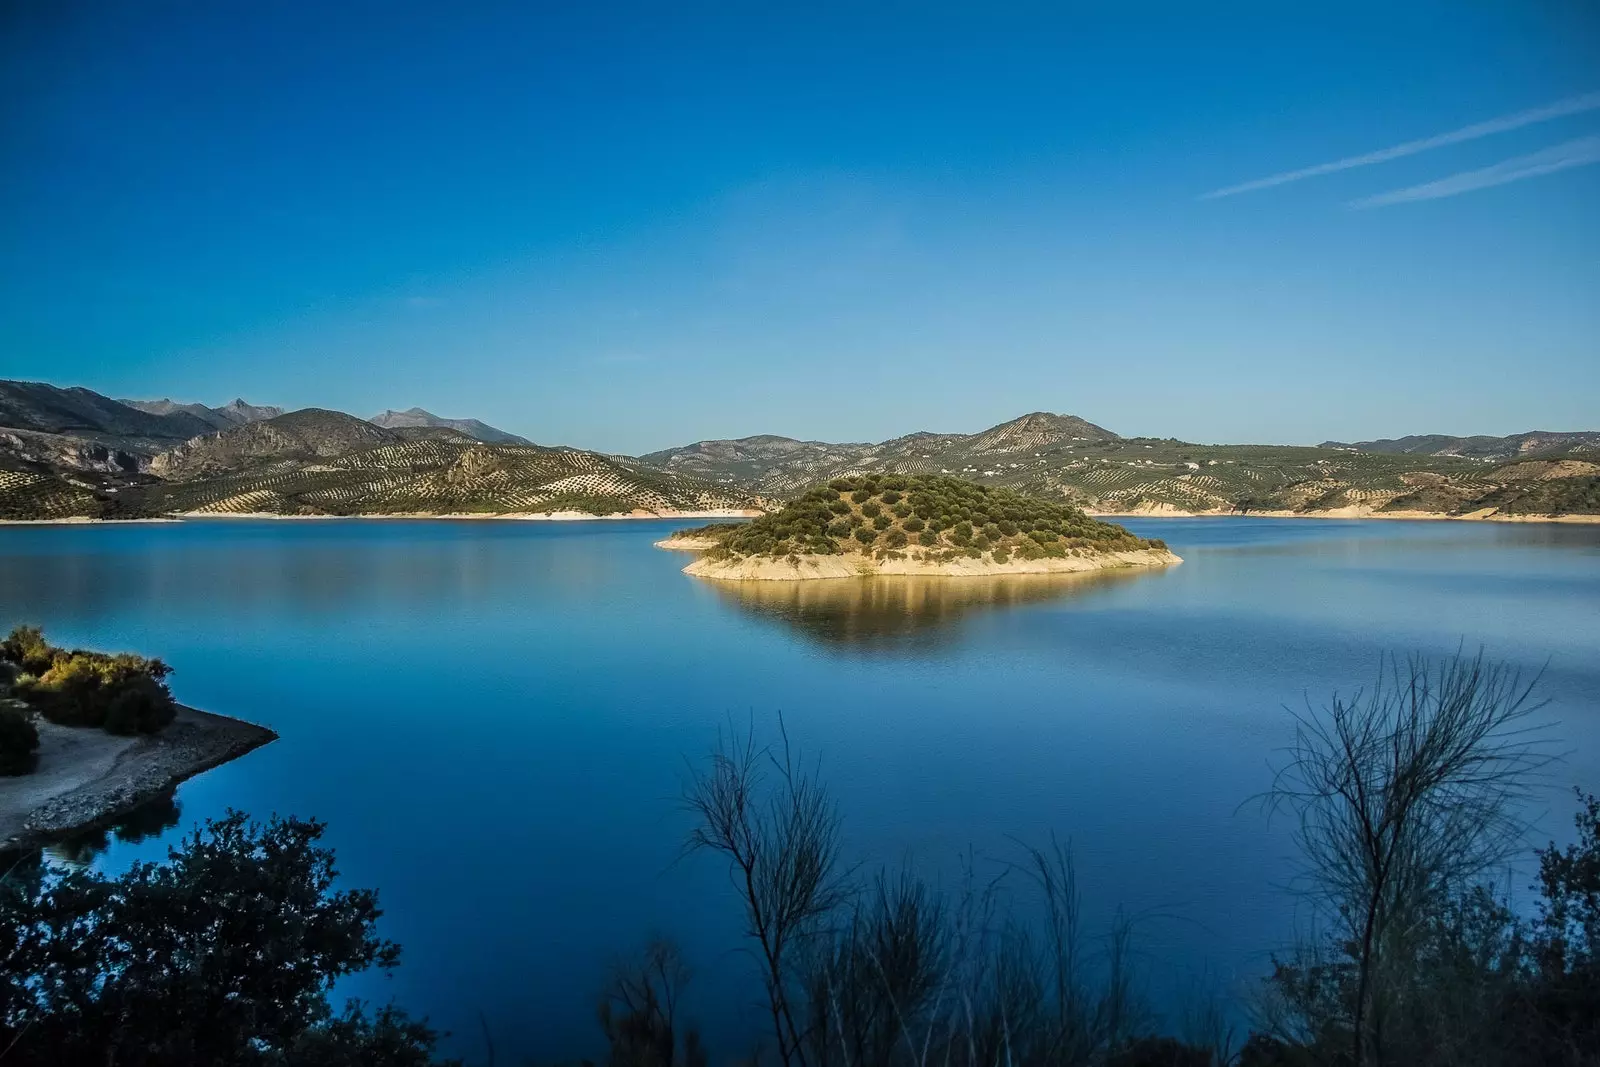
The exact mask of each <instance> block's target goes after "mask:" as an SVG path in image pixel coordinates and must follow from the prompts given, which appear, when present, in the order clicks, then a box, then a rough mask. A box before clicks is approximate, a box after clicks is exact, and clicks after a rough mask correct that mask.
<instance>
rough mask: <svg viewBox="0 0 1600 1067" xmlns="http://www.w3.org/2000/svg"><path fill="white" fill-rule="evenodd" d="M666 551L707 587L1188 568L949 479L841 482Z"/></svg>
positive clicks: (1041, 503)
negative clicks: (687, 559)
mask: <svg viewBox="0 0 1600 1067" xmlns="http://www.w3.org/2000/svg"><path fill="white" fill-rule="evenodd" d="M657 543H658V544H659V545H660V546H661V547H662V548H671V549H683V550H687V551H695V552H699V553H701V555H700V557H699V558H698V559H696V560H695V561H694V562H693V563H691V564H690V565H689V566H688V567H686V568H684V570H685V573H687V574H692V575H696V576H698V577H702V578H727V579H738V580H744V579H757V580H795V579H807V578H850V577H857V576H861V575H869V574H926V575H976V574H1050V573H1061V572H1072V571H1096V570H1104V569H1107V568H1117V567H1163V566H1169V565H1171V564H1174V563H1180V562H1182V560H1181V559H1179V557H1178V556H1177V555H1176V554H1174V553H1173V552H1172V551H1171V550H1170V549H1169V548H1167V546H1166V544H1165V543H1164V542H1162V541H1158V540H1147V539H1145V538H1141V537H1137V536H1135V535H1133V534H1131V533H1129V532H1128V531H1127V530H1125V529H1123V528H1122V527H1121V526H1116V525H1113V524H1111V523H1107V522H1101V521H1099V520H1097V519H1093V518H1091V517H1089V516H1088V515H1086V514H1085V513H1084V512H1083V511H1081V510H1079V509H1078V508H1075V507H1073V506H1071V505H1069V504H1065V503H1056V502H1052V501H1049V500H1043V499H1040V498H1038V497H1034V496H1028V495H1025V494H1023V493H1019V492H1016V491H1014V490H1010V489H1005V488H999V487H993V486H986V485H981V484H979V483H977V482H972V481H967V480H964V479H961V478H952V477H946V476H942V475H900V474H888V475H874V474H863V475H856V476H847V477H841V478H835V479H833V480H832V481H830V482H828V483H827V484H825V485H818V486H816V487H814V488H812V489H810V490H808V491H807V492H805V493H804V494H803V495H801V496H800V497H798V498H796V499H795V500H793V501H791V502H790V503H789V504H787V505H786V506H785V507H783V508H782V509H781V510H779V511H777V512H775V513H773V514H769V515H764V516H762V517H761V518H759V519H756V520H755V521H753V522H749V523H713V524H712V525H710V526H702V527H699V528H697V529H692V530H683V531H680V532H678V533H676V534H674V535H673V536H672V537H669V538H667V539H666V540H664V541H660V542H657Z"/></svg>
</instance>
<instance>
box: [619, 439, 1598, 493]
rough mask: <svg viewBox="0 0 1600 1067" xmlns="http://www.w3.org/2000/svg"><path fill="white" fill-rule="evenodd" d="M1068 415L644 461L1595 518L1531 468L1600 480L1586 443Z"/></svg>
mask: <svg viewBox="0 0 1600 1067" xmlns="http://www.w3.org/2000/svg"><path fill="white" fill-rule="evenodd" d="M1068 418H1070V417H1069V416H1038V415H1033V416H1024V417H1023V418H1022V419H1018V420H1014V421H1013V422H1010V423H1005V424H1002V425H1001V426H997V427H994V428H993V429H991V430H987V431H984V432H982V433H977V434H968V435H962V434H913V435H910V436H908V437H902V438H896V439H894V440H892V441H886V442H884V443H882V444H876V445H873V444H827V443H824V442H816V441H807V442H800V441H791V440H789V439H787V438H770V437H769V438H745V439H742V440H740V441H720V442H719V441H703V442H698V443H696V444H695V445H690V446H686V447H684V448H680V449H669V450H666V451H664V452H657V453H652V454H651V455H650V456H648V457H646V458H647V459H649V460H650V461H651V462H654V463H657V464H660V465H661V466H664V467H666V468H667V469H669V470H680V471H683V472H685V473H690V472H692V473H693V474H694V475H695V476H697V477H700V478H703V479H705V480H708V481H714V482H719V483H722V484H737V485H746V486H748V487H750V488H751V489H753V490H755V491H758V492H764V493H771V494H775V495H791V494H793V493H797V492H801V491H803V490H804V488H805V487H806V486H808V485H812V484H815V483H816V482H818V481H826V480H828V479H830V478H835V477H841V476H843V477H850V476H856V475H861V474H869V473H875V474H907V475H920V474H943V475H951V476H956V477H961V478H965V479H968V480H971V481H976V482H980V483H982V484H985V485H992V486H1003V487H1006V488H1012V489H1017V490H1019V491H1022V492H1026V493H1031V494H1034V495H1037V496H1041V497H1044V498H1046V499H1051V500H1064V501H1068V502H1071V503H1074V504H1077V505H1079V506H1082V507H1085V508H1089V509H1091V510H1096V511H1107V512H1127V511H1161V510H1169V509H1171V510H1178V511H1186V512H1232V511H1257V512H1259V511H1292V512H1299V513H1315V512H1318V511H1328V510H1331V509H1336V508H1360V509H1370V510H1373V511H1385V510H1387V511H1394V510H1420V511H1426V512H1430V513H1435V514H1467V513H1470V512H1473V511H1478V510H1481V509H1483V508H1486V507H1502V508H1506V509H1508V510H1517V509H1521V508H1524V507H1531V506H1535V503H1536V502H1540V501H1542V502H1546V503H1549V504H1551V505H1552V506H1556V505H1559V506H1560V507H1561V508H1562V509H1563V510H1562V511H1560V512H1542V514H1593V513H1595V510H1596V509H1595V507H1594V506H1593V504H1591V503H1588V502H1587V501H1588V499H1589V498H1588V497H1587V496H1586V495H1585V494H1584V492H1583V491H1582V489H1581V486H1577V487H1574V488H1570V489H1555V488H1547V489H1541V490H1538V491H1537V492H1535V491H1532V490H1530V488H1529V487H1528V485H1527V482H1528V477H1527V468H1528V464H1529V463H1533V464H1536V465H1539V464H1542V465H1543V466H1542V468H1541V470H1540V471H1539V472H1538V473H1537V477H1538V478H1541V479H1544V480H1547V481H1557V480H1562V479H1566V478H1571V477H1580V478H1581V477H1583V476H1585V474H1586V473H1588V474H1594V473H1600V467H1596V466H1595V463H1596V462H1597V461H1600V447H1597V446H1590V445H1585V444H1584V443H1582V442H1577V443H1574V442H1571V441H1563V442H1560V443H1558V444H1557V445H1556V446H1553V447H1552V448H1551V449H1550V450H1547V451H1535V452H1532V453H1528V454H1526V458H1525V459H1524V460H1522V461H1521V462H1516V463H1510V464H1503V463H1498V462H1495V461H1492V460H1489V459H1486V458H1476V459H1475V458H1467V457H1461V456H1432V455H1414V454H1404V453H1392V452H1364V451H1359V450H1356V449H1354V448H1350V447H1344V448H1323V447H1318V448H1311V447H1298V446H1290V445H1198V444H1191V443H1187V442H1183V441H1178V440H1175V439H1172V438H1123V437H1117V436H1116V435H1114V434H1109V432H1108V431H1100V434H1099V435H1093V436H1091V435H1089V434H1086V433H1084V432H1082V431H1081V427H1071V428H1065V427H1063V426H1062V423H1063V422H1064V421H1065V420H1067V419H1068ZM1044 420H1061V421H1059V422H1055V423H1053V424H1052V423H1051V422H1046V421H1044ZM1077 421H1078V422H1080V423H1081V420H1077ZM1083 425H1085V426H1092V424H1083ZM1071 429H1079V430H1080V432H1077V433H1074V432H1070V430H1071ZM1095 429H1098V428H1095ZM1591 468H1592V469H1591ZM1514 501H1528V502H1529V503H1527V504H1514V503H1513V502H1514ZM1518 513H1528V512H1525V511H1521V510H1518Z"/></svg>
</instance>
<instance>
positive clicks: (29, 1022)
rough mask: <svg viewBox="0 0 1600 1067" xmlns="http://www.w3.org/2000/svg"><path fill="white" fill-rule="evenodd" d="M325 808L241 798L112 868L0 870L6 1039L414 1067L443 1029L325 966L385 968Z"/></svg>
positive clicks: (131, 1052) (182, 1064)
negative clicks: (343, 885)
mask: <svg viewBox="0 0 1600 1067" xmlns="http://www.w3.org/2000/svg"><path fill="white" fill-rule="evenodd" d="M322 832H323V826H322V824H321V823H319V822H315V821H302V820H299V819H292V818H291V819H277V818H274V819H273V820H272V821H271V822H270V823H268V824H266V825H265V826H262V825H259V824H256V823H253V822H249V821H248V820H247V819H246V817H245V816H244V815H243V814H240V813H237V812H235V813H232V814H230V815H228V816H227V817H226V818H224V819H219V820H213V821H211V822H208V823H207V824H206V826H205V829H204V830H200V831H196V832H195V833H193V834H192V835H190V836H189V837H187V838H186V839H184V841H183V843H182V845H181V847H179V848H174V849H171V850H170V851H169V853H168V858H167V862H166V863H163V864H154V863H140V864H136V865H135V866H134V868H133V869H132V870H131V871H129V872H128V873H127V874H125V875H123V876H122V877H120V878H114V879H113V878H106V877H104V876H103V875H99V874H95V873H92V872H74V873H71V874H67V875H64V876H56V875H53V874H49V873H47V872H44V871H42V870H40V869H37V868H35V869H32V870H28V871H23V872H15V871H14V872H12V873H11V875H10V876H8V877H7V878H6V879H5V881H4V882H0V1050H3V1062H4V1063H5V1064H6V1067H12V1065H13V1064H15V1065H17V1067H33V1065H41V1067H42V1065H46V1064H49V1065H59V1064H80V1063H83V1064H87V1063H94V1064H116V1065H118V1067H142V1065H149V1067H155V1065H157V1064H160V1065H171V1067H200V1065H207V1067H210V1065H215V1064H226V1065H258V1064H259V1065H263V1067H266V1065H287V1064H295V1065H318V1067H323V1065H326V1067H334V1065H349V1067H356V1065H358V1064H374V1065H394V1067H421V1065H424V1064H428V1063H431V1062H432V1052H433V1048H434V1044H435V1040H436V1035H435V1034H434V1032H433V1031H431V1030H429V1029H428V1027H427V1026H426V1024H425V1023H422V1022H417V1021H414V1020H411V1019H409V1018H407V1017H406V1016H405V1014H404V1013H402V1012H399V1011H397V1010H394V1009H389V1008H386V1009H384V1010H382V1011H380V1012H378V1013H377V1014H376V1015H372V1016H369V1015H367V1014H366V1013H365V1012H364V1011H363V1010H362V1009H361V1007H360V1006H359V1005H355V1004H352V1005H350V1006H348V1007H346V1008H345V1010H344V1012H343V1013H341V1014H335V1012H334V1011H333V1009H332V1007H331V1006H330V1005H329V1003H328V993H329V990H330V989H331V988H332V986H333V983H334V982H335V980H337V979H338V978H341V977H343V976H345V975H350V974H355V973H357V972H360V971H365V970H368V969H369V968H372V967H379V968H382V969H384V970H388V969H391V968H393V967H394V966H395V965H396V963H397V962H398V961H399V955H400V950H399V947H398V946H397V945H395V944H394V943H393V942H390V941H385V940H383V939H382V938H380V937H378V936H377V933H376V932H375V923H376V921H377V919H378V917H379V915H381V914H382V913H381V912H380V911H379V910H378V901H377V895H376V894H375V893H373V892H372V891H370V890H365V889H354V890H343V891H335V890H334V889H333V884H334V880H335V877H336V873H337V872H336V871H335V870H334V867H333V853H332V852H331V851H330V850H329V849H327V848H325V847H323V846H322V845H321V844H320V839H321V837H322Z"/></svg>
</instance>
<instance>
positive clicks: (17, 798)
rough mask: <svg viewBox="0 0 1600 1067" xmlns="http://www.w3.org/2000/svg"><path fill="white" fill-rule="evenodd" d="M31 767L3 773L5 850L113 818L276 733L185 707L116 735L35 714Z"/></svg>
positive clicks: (0, 806) (0, 813) (0, 818)
mask: <svg viewBox="0 0 1600 1067" xmlns="http://www.w3.org/2000/svg"><path fill="white" fill-rule="evenodd" d="M36 725H37V726H38V729H39V763H38V766H37V767H36V768H35V769H34V771H33V773H32V774H25V775H21V776H18V777H15V778H0V849H14V848H28V847H33V846H35V845H38V844H41V843H44V842H46V841H49V840H50V839H52V838H56V837H60V836H62V835H64V834H67V833H71V832H72V831H74V830H79V829H82V828H84V827H88V826H94V825H97V824H101V823H104V822H106V821H108V820H112V819H115V818H116V816H118V815H121V814H123V813H125V812H127V811H130V810H131V809H133V808H136V807H138V806H139V805H140V804H143V803H145V802H146V801H148V800H152V799H154V798H156V797H158V796H161V795H162V794H163V793H166V792H167V791H169V790H171V789H172V788H173V787H174V786H176V785H178V783H180V782H183V781H185V780H187V779H189V778H193V777H194V776H195V775H197V774H199V773H201V772H202V771H207V770H210V769H211V768H212V767H216V766H219V765H221V764H223V763H227V762H228V761H229V760H233V759H237V758H238V757H240V756H242V755H244V754H245V753H247V752H250V751H251V750H253V749H256V748H259V747H261V746H262V745H265V744H267V743H268V742H270V741H274V740H276V739H277V736H278V735H277V734H275V733H273V732H272V731H271V730H269V729H267V728H266V727H264V726H258V725H256V724H255V723H249V722H244V721H242V720H240V719H232V718H229V717H227V716H225V715H213V714H211V713H209V712H204V711H197V710H196V709H194V708H187V707H182V706H180V707H179V708H178V716H177V718H176V719H174V720H173V721H172V723H171V725H169V726H168V727H167V728H166V729H165V730H163V731H161V733H159V734H155V735H153V736H149V737H117V736H115V735H112V734H108V733H105V732H104V731H101V730H93V729H75V728H73V727H67V726H57V725H56V724H54V723H50V722H46V721H44V720H42V719H40V720H38V721H37V723H36Z"/></svg>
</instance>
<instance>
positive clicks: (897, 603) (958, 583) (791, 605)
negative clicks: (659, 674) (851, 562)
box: [708, 567, 1160, 651]
mask: <svg viewBox="0 0 1600 1067" xmlns="http://www.w3.org/2000/svg"><path fill="white" fill-rule="evenodd" d="M1159 573H1160V572H1159V571H1158V570H1156V569H1152V568H1143V567H1137V568H1135V567H1129V568H1124V569H1118V570H1107V571H1089V572H1087V573H1080V574H997V575H986V576H970V577H959V578H952V577H926V576H913V575H892V576H886V575H877V576H872V577H866V578H860V579H851V578H835V579H822V580H816V581H798V582H731V581H714V580H713V581H709V582H708V584H709V585H710V586H711V587H712V588H713V589H715V590H716V593H717V596H718V597H719V598H720V599H722V600H723V601H725V602H726V603H728V604H731V605H733V606H735V607H738V608H740V609H742V610H744V611H748V612H750V613H751V614H754V615H757V616H759V617H761V618H762V619H764V620H770V621H772V622H777V623H781V624H783V625H784V626H787V627H789V628H790V629H793V630H794V631H796V632H797V633H799V634H800V635H801V636H803V637H807V638H810V639H811V640H813V641H816V642H818V643H820V644H823V645H827V646H829V647H841V646H848V647H851V648H859V649H864V650H868V651H871V650H873V649H893V650H895V651H904V650H905V649H907V648H908V647H909V648H912V649H935V648H938V647H940V646H943V645H945V644H948V643H950V642H952V641H954V640H956V639H957V637H958V636H959V635H960V633H961V627H960V625H959V624H960V623H961V622H962V620H964V619H968V618H970V617H972V616H973V615H975V614H978V613H981V612H987V611H992V610H996V609H1001V610H1004V609H1010V608H1016V607H1020V606H1022V605H1025V604H1035V603H1039V602H1041V601H1047V600H1061V599H1065V598H1068V597H1083V596H1088V595H1092V594H1094V593H1097V592H1100V591H1103V590H1105V589H1106V588H1107V587H1109V586H1112V585H1116V584H1120V583H1123V582H1135V581H1140V580H1145V579H1149V578H1152V577H1156V576H1158V575H1159Z"/></svg>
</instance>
